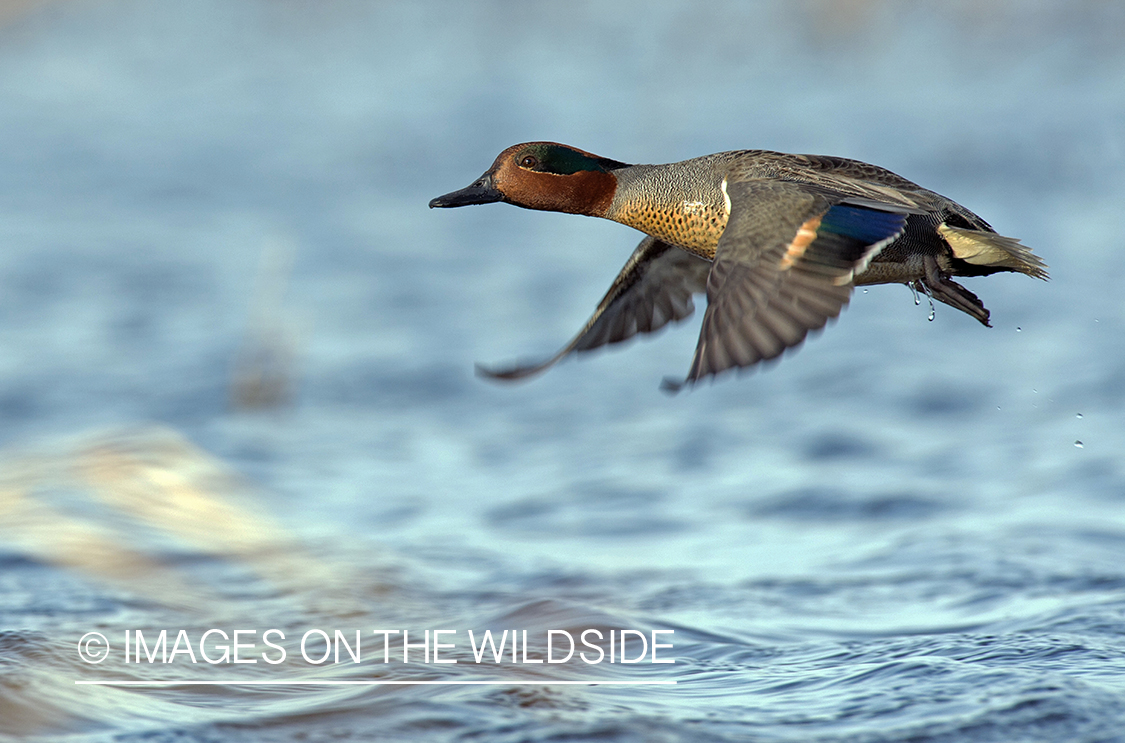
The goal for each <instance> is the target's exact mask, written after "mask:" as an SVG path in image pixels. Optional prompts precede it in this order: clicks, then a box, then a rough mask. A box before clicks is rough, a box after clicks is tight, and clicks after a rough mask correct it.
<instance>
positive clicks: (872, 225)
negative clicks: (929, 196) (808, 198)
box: [817, 204, 907, 246]
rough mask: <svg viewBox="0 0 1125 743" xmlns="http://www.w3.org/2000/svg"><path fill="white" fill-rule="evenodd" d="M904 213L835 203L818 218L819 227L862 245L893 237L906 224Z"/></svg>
mask: <svg viewBox="0 0 1125 743" xmlns="http://www.w3.org/2000/svg"><path fill="white" fill-rule="evenodd" d="M906 217H907V215H905V214H896V213H894V212H884V211H879V210H877V209H868V208H866V207H862V206H850V205H847V204H836V205H835V206H833V207H831V208H829V209H828V211H827V212H825V213H824V216H822V217H821V218H820V228H819V229H818V230H817V232H818V233H819V232H820V231H821V230H827V231H828V232H834V233H836V234H837V235H842V236H844V237H848V238H851V239H852V240H856V241H858V242H860V243H863V245H865V246H866V245H874V244H875V243H877V242H879V241H880V240H886V239H887V238H888V237H894V236H895V235H897V234H898V233H899V232H901V231H902V228H903V226H904V225H905V224H906Z"/></svg>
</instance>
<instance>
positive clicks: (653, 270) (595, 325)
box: [477, 237, 711, 379]
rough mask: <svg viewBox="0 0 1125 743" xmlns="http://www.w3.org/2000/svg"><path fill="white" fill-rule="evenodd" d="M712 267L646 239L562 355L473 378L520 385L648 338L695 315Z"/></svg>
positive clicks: (487, 371) (485, 370)
mask: <svg viewBox="0 0 1125 743" xmlns="http://www.w3.org/2000/svg"><path fill="white" fill-rule="evenodd" d="M710 268H711V262H710V261H708V260H706V259H705V258H700V257H698V256H696V255H692V254H691V253H688V252H687V251H684V250H681V249H680V248H677V247H674V246H672V245H669V244H668V243H666V242H661V241H660V240H657V239H656V238H654V237H646V238H645V239H644V240H642V241H641V244H640V245H638V246H637V249H636V250H634V251H633V255H632V256H630V257H629V260H628V261H627V262H626V263H625V266H624V268H622V269H621V272H620V273H619V274H618V275H617V278H616V279H614V281H613V284H612V285H611V286H610V287H609V291H608V292H606V295H605V297H603V298H602V301H601V302H599V303H598V307H597V309H595V310H594V314H593V315H592V316H591V317H590V319H589V320H588V321H587V322H586V325H585V327H583V328H582V330H581V331H580V332H579V333H578V335H576V336H575V337H574V339H573V340H572V341H571V342H570V343H568V344H567V345H566V346H565V347H564V348H563V349H562V350H561V351H559V352H558V353H557V354H555V355H554V356H552V357H551V358H549V359H547V360H546V361H543V362H541V363H533V364H519V365H517V366H513V367H510V368H506V369H489V368H486V367H484V366H481V365H480V364H478V365H477V373H479V374H481V375H483V376H486V377H491V378H493V379H523V378H524V377H529V376H532V375H534V374H538V373H539V372H542V371H544V370H546V369H548V368H549V367H551V366H552V365H554V364H555V363H556V362H558V361H559V360H561V359H562V358H564V357H566V356H567V355H569V354H571V353H574V352H577V351H589V350H591V349H594V348H598V347H599V346H604V345H606V344H608V343H619V342H620V341H623V340H626V339H627V338H632V337H633V336H634V335H636V334H637V333H651V332H652V331H654V330H658V329H660V328H662V327H664V326H665V325H666V324H667V323H668V322H670V321H672V320H682V319H684V318H685V317H687V316H689V315H690V314H691V313H692V312H693V311H694V310H695V304H694V302H692V298H691V295H692V294H693V293H696V292H702V291H703V290H704V289H705V288H706V284H707V272H708V271H709V270H710Z"/></svg>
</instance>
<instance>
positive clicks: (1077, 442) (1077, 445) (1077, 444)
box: [1074, 441, 1082, 449]
mask: <svg viewBox="0 0 1125 743" xmlns="http://www.w3.org/2000/svg"><path fill="white" fill-rule="evenodd" d="M1074 447H1075V448H1076V449H1081V448H1082V442H1081V441H1075V442H1074Z"/></svg>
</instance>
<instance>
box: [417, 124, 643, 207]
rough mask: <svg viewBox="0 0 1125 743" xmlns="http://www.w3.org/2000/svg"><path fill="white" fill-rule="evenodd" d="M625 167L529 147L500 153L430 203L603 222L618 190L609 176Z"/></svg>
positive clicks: (553, 146) (542, 145)
mask: <svg viewBox="0 0 1125 743" xmlns="http://www.w3.org/2000/svg"><path fill="white" fill-rule="evenodd" d="M624 167H627V165H626V164H625V163H619V162H617V161H616V160H609V159H607V158H604V157H598V156H597V155H594V154H591V153H589V152H585V151H583V150H580V149H577V148H575V147H569V146H567V145H565V144H558V143H557V142H527V143H525V144H517V145H514V146H512V147H509V148H508V149H506V150H504V151H503V152H501V153H500V155H499V156H498V157H497V158H496V162H494V163H492V167H491V168H489V169H488V170H487V171H486V172H485V174H484V175H482V176H481V177H480V178H478V179H477V180H476V181H474V182H473V183H472V184H471V185H470V186H468V187H467V188H462V189H461V190H460V191H454V192H453V193H447V194H446V195H445V196H439V197H437V198H436V199H434V200H433V201H431V202H430V208H431V209H433V208H434V207H454V206H469V205H470V204H491V203H492V202H494V201H506V202H507V203H509V204H515V205H516V206H522V207H524V208H525V209H542V210H544V211H551V212H567V213H569V214H587V215H590V216H594V217H601V216H605V213H606V210H608V209H609V205H610V203H611V202H612V201H613V195H614V192H615V191H616V190H617V176H615V175H614V174H613V171H614V170H616V169H618V168H624Z"/></svg>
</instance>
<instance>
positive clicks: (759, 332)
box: [666, 180, 915, 389]
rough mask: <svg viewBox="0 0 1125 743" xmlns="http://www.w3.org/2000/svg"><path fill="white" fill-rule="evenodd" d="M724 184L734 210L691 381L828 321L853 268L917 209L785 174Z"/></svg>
mask: <svg viewBox="0 0 1125 743" xmlns="http://www.w3.org/2000/svg"><path fill="white" fill-rule="evenodd" d="M726 188H727V195H728V196H729V197H730V202H731V215H730V220H729V222H728V223H727V227H726V230H725V231H724V232H723V236H722V238H721V239H720V240H719V245H718V248H717V250H716V253H715V263H714V266H713V268H712V269H711V273H710V276H709V278H708V280H707V312H706V314H705V315H704V317H703V327H702V329H701V331H700V335H699V345H698V346H697V347H696V350H695V358H694V359H693V360H692V364H691V370H690V371H689V372H688V375H687V379H685V380H684V382H685V383H689V384H690V383H693V382H696V381H698V380H699V379H702V378H703V377H707V376H710V375H713V374H718V373H719V372H722V371H724V370H726V369H731V368H737V367H747V366H752V365H753V364H756V363H758V362H759V361H763V360H766V359H772V358H774V357H776V356H778V355H780V354H781V353H782V352H783V351H784V350H785V349H787V348H791V347H793V346H797V345H799V344H800V343H801V341H803V340H804V339H805V336H806V335H808V333H809V331H810V330H817V329H819V328H822V327H824V325H825V323H827V322H828V320H829V319H830V318H833V317H836V316H837V315H839V314H840V310H841V309H842V308H843V306H844V305H845V304H847V303H848V299H849V297H850V295H851V291H852V282H853V281H854V278H855V275H856V274H858V273H861V272H862V271H863V269H864V268H866V266H867V264H868V262H870V261H871V259H872V258H873V257H874V256H875V255H877V254H878V252H879V251H880V250H882V249H883V247H885V246H886V245H888V244H890V243H891V242H893V241H894V240H895V239H896V238H898V237H899V236H900V235H901V234H902V233H903V230H904V229H905V225H906V218H907V216H908V214H909V213H912V212H913V211H915V210H914V209H912V208H910V207H906V206H905V205H892V204H881V203H876V202H873V201H871V200H870V199H867V198H861V199H849V197H847V196H844V195H842V194H832V193H828V192H825V191H824V190H822V189H810V188H808V187H806V186H805V185H804V184H799V183H793V182H786V181H769V180H748V181H742V182H737V183H731V184H729V185H727V187H726ZM666 386H667V387H670V388H672V389H676V388H677V387H678V384H677V383H666Z"/></svg>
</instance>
